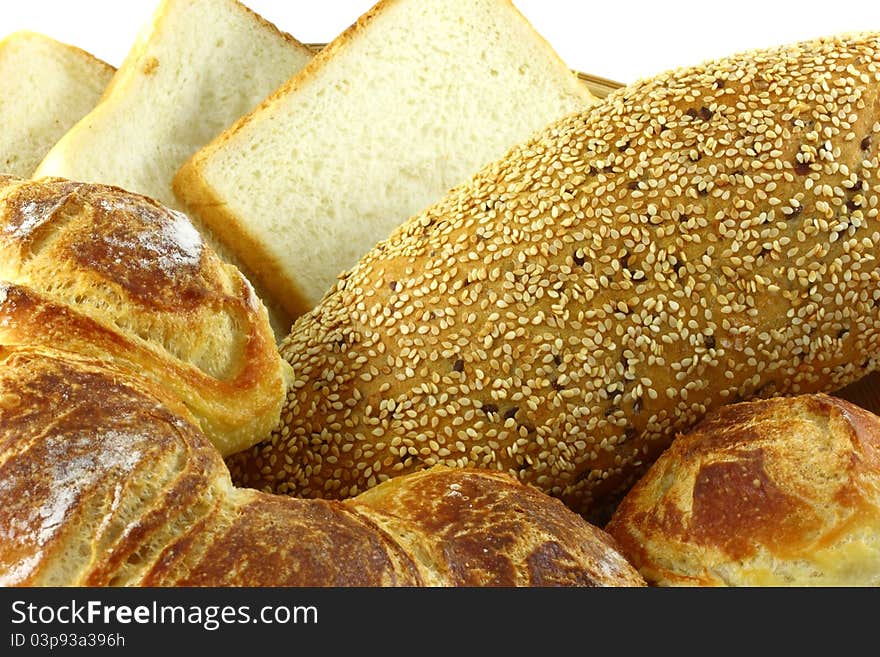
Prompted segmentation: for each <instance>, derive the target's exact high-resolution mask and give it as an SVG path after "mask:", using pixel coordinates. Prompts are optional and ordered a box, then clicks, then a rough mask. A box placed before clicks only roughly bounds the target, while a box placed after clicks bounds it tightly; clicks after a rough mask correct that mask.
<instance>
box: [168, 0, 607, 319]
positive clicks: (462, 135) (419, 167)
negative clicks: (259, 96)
mask: <svg viewBox="0 0 880 657" xmlns="http://www.w3.org/2000/svg"><path fill="white" fill-rule="evenodd" d="M593 102H595V98H594V97H593V96H592V95H591V94H590V93H589V91H588V90H587V88H586V86H585V85H584V84H583V83H582V82H580V81H579V80H578V79H577V77H576V76H575V75H574V74H572V73H571V71H569V70H568V68H567V67H566V66H565V65H564V64H563V62H562V61H561V60H560V59H559V57H558V56H557V55H556V53H555V52H554V51H553V50H552V48H551V47H550V46H549V45H548V44H547V42H546V41H545V40H544V39H543V38H542V37H541V36H540V35H539V34H537V33H536V32H535V30H534V28H533V27H532V26H531V25H530V24H529V23H528V22H527V21H526V19H525V18H524V17H523V16H522V15H521V14H520V13H519V12H518V11H517V10H516V8H515V7H514V6H513V5H512V4H511V3H510V2H509V1H508V0H384V1H383V2H380V3H379V4H377V5H376V6H375V7H374V8H373V9H372V10H370V11H369V12H368V13H367V14H365V15H364V16H363V17H361V18H360V20H359V21H358V22H357V23H356V24H355V25H353V26H352V27H351V28H349V29H348V30H347V31H346V32H344V33H343V34H342V35H341V36H340V37H338V38H337V39H336V40H335V41H334V42H333V43H332V44H330V45H329V46H327V47H326V48H325V49H324V50H322V51H321V52H320V53H319V54H318V55H317V56H316V57H315V59H314V60H313V61H312V62H311V64H309V65H308V66H307V67H306V68H305V69H303V71H301V72H300V73H299V74H298V75H296V76H295V77H293V78H292V79H291V80H290V81H288V82H287V83H286V84H285V85H284V86H283V87H281V88H280V89H279V90H278V91H276V92H275V93H273V94H272V95H271V96H270V97H269V98H268V99H267V100H266V102H264V103H263V104H262V105H261V106H260V107H259V108H257V109H256V110H255V111H254V112H252V113H251V114H250V115H248V116H247V117H244V118H243V119H241V120H239V121H238V122H236V124H235V125H234V126H233V127H232V128H230V129H229V130H227V131H226V132H224V133H223V134H222V135H221V136H220V137H218V138H217V139H215V140H214V141H212V142H211V143H210V144H209V145H208V146H207V147H205V148H204V149H202V150H201V151H199V152H198V153H197V154H196V155H195V157H193V159H191V160H190V161H189V162H188V163H187V164H186V165H185V166H184V167H183V168H182V169H181V171H180V172H179V173H178V175H177V177H176V179H175V182H174V190H175V192H176V193H177V195H178V197H179V198H181V199H182V200H183V201H185V203H186V205H187V207H188V209H189V210H190V212H191V213H193V214H195V215H197V216H199V217H200V218H201V219H202V220H203V221H204V222H205V223H207V224H208V225H210V226H211V228H212V229H213V230H214V231H215V232H216V234H217V235H218V236H220V238H221V239H223V240H224V241H225V242H226V243H227V246H228V247H229V248H231V249H233V250H234V251H235V253H236V255H238V257H239V258H241V259H242V260H243V261H244V262H245V263H247V265H248V266H249V268H250V270H251V271H252V272H253V274H254V275H255V276H256V277H257V278H258V279H259V281H260V282H261V284H262V285H263V286H264V287H265V288H267V289H268V290H269V293H270V294H271V295H272V296H273V298H274V299H276V300H277V301H278V302H280V303H282V304H284V307H285V309H286V310H287V311H288V312H289V313H291V314H293V315H298V314H301V313H303V312H305V311H307V310H308V309H310V308H311V307H312V306H314V305H315V304H316V303H317V302H318V301H319V300H320V298H321V297H322V296H323V295H324V294H325V293H326V292H327V291H328V289H330V288H331V287H332V286H333V283H334V281H335V279H336V277H337V275H338V274H339V273H340V272H342V271H343V270H345V269H347V268H349V267H350V266H351V265H353V264H354V263H355V262H356V261H357V259H358V258H359V257H360V256H361V255H362V254H363V253H365V252H366V251H368V250H369V249H370V248H372V247H373V246H374V245H375V244H376V243H377V242H378V241H380V240H382V239H384V238H386V237H387V236H388V235H389V234H390V233H391V231H392V230H393V229H394V228H395V227H396V226H398V225H399V224H400V223H402V222H403V221H404V220H406V219H407V218H408V217H409V216H411V215H413V214H415V213H416V212H417V211H419V210H420V209H422V208H423V207H425V206H427V205H429V204H430V203H432V202H434V201H436V200H437V199H439V198H441V197H442V196H443V194H444V193H445V192H446V191H447V190H448V189H449V188H451V187H453V186H455V185H457V184H458V183H460V182H463V181H464V180H466V179H467V178H468V177H469V176H470V175H471V174H473V173H474V172H475V171H477V170H478V169H479V168H481V167H482V166H483V165H485V164H487V163H489V162H491V161H493V160H495V159H497V158H499V157H501V156H503V155H504V154H505V153H506V152H507V151H508V150H509V148H510V147H512V146H513V145H514V144H516V143H517V142H519V141H522V140H524V139H526V138H527V137H528V136H529V135H530V134H532V133H533V132H534V131H536V130H538V129H539V128H541V127H543V126H545V125H546V124H548V123H550V122H551V121H553V120H554V119H558V118H560V117H562V116H563V115H565V114H568V113H570V112H573V111H577V110H582V109H584V108H585V107H587V106H589V105H590V104H591V103H593Z"/></svg>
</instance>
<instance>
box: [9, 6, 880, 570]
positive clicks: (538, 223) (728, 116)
mask: <svg viewBox="0 0 880 657" xmlns="http://www.w3.org/2000/svg"><path fill="white" fill-rule="evenodd" d="M426 8H428V9H430V10H431V12H429V13H432V16H433V20H431V21H427V20H426V19H425V10H426ZM456 26H458V27H456ZM514 37H516V38H514ZM413 42H418V43H420V44H432V46H431V47H430V48H421V49H415V50H414V49H413V47H412V43H413ZM4 43H5V42H4ZM453 45H455V46H456V47H454V48H453V47H452V46H453ZM227 46H228V48H230V49H231V50H225V49H224V48H226V47H227ZM474 48H475V49H476V50H474ZM233 51H234V53H235V54H236V55H238V57H237V59H236V61H229V60H230V57H229V56H228V54H227V55H223V54H222V53H224V52H226V53H228V52H233ZM313 54H314V53H313V51H312V49H310V48H307V47H305V46H302V45H301V44H298V43H297V42H296V41H295V40H293V39H292V38H291V37H289V36H287V35H286V34H284V33H282V32H281V31H279V30H278V29H277V28H275V27H274V26H272V25H270V24H268V23H266V22H265V21H263V19H261V18H259V17H258V16H256V15H255V14H253V13H252V12H250V10H248V9H247V8H246V7H244V6H243V5H241V4H239V3H238V2H236V1H235V0H163V2H162V3H161V4H160V6H159V8H158V10H157V12H156V14H155V16H154V20H153V22H152V23H151V25H150V26H148V27H147V29H145V31H144V32H143V33H142V36H141V37H140V38H139V40H138V42H137V43H136V44H135V46H134V47H133V49H132V51H131V53H130V55H129V57H128V58H127V59H126V61H125V63H123V65H122V66H121V68H120V70H119V71H118V72H117V73H116V75H115V76H114V78H113V80H112V81H111V82H110V84H109V86H108V87H107V89H106V91H105V92H104V95H103V98H102V100H101V102H99V103H98V105H97V106H96V108H95V109H94V111H92V112H91V113H90V114H89V115H88V116H87V117H86V119H84V120H83V121H81V122H80V123H79V124H77V125H76V126H75V127H73V128H72V129H71V130H70V132H68V133H67V135H66V136H64V137H62V138H61V139H60V140H59V141H58V143H57V144H56V145H55V146H54V147H53V148H52V149H51V152H50V153H49V156H48V157H46V158H45V160H44V161H43V164H42V165H41V166H40V168H39V169H38V170H37V172H36V173H35V175H34V176H33V179H31V180H25V179H22V178H21V177H18V176H17V175H8V174H6V173H4V172H0V536H2V538H3V540H2V541H0V585H16V586H18V585H63V586H92V585H101V586H106V585H126V586H128V585H145V586H170V585H187V586H425V585H427V586H454V585H464V586H487V585H495V586H522V585H530V586H546V585H575V586H593V585H602V586H644V585H645V584H646V583H647V584H649V585H661V586H665V585H747V586H751V585H772V586H777V585H795V586H800V585H846V586H849V585H877V584H880V570H878V566H877V564H878V563H880V478H878V477H880V465H878V464H880V460H878V454H880V444H878V435H880V433H878V426H880V417H877V416H874V415H873V414H871V413H870V412H868V411H867V410H865V409H864V408H859V407H857V406H856V405H854V404H852V403H850V402H846V401H843V400H842V399H839V398H837V397H829V396H827V395H826V394H824V393H833V392H835V391H841V389H843V390H842V392H837V393H836V394H838V395H840V394H843V395H846V396H847V397H848V398H849V399H852V400H855V401H856V402H858V403H862V404H863V406H865V407H871V404H872V403H873V402H872V401H871V400H873V399H874V398H875V397H876V391H875V390H874V389H873V387H872V385H873V384H872V383H871V381H872V379H870V378H866V375H869V374H870V373H871V372H874V371H875V370H877V369H878V367H877V365H878V353H880V285H878V283H880V265H878V264H877V263H878V261H877V257H876V255H875V249H876V246H877V244H878V243H880V231H878V230H877V220H878V210H880V206H878V200H877V199H878V192H880V181H878V179H877V174H876V173H875V172H876V171H877V168H878V165H880V157H878V144H880V91H878V90H880V84H878V83H880V35H877V34H874V33H861V34H848V35H839V36H834V37H828V38H822V39H817V40H814V41H810V42H804V43H799V44H794V45H790V46H781V47H776V48H771V49H765V50H761V51H753V52H748V53H742V54H739V55H734V56H731V57H728V58H724V59H720V60H716V61H712V62H707V63H704V64H701V65H699V66H694V67H691V68H685V69H679V70H675V71H670V72H667V73H663V74H660V75H657V76H655V77H653V78H649V79H645V80H641V81H639V82H637V83H635V84H632V85H630V86H628V87H625V88H623V89H620V90H618V91H616V92H614V93H612V94H610V95H608V96H607V97H604V98H602V100H597V99H595V98H593V97H592V96H591V95H590V94H589V92H587V91H586V90H585V89H584V88H581V87H580V86H579V85H580V84H581V83H580V82H578V81H577V79H576V78H575V76H574V75H572V74H571V72H570V71H568V70H567V69H566V68H565V67H564V66H562V65H561V63H560V62H559V61H558V58H556V56H555V55H554V54H553V52H552V50H550V49H549V46H547V44H546V43H545V42H544V41H543V40H542V39H541V38H540V37H539V36H538V35H537V34H536V33H534V31H533V30H532V28H531V27H530V26H529V25H528V23H526V22H525V21H524V20H523V18H522V17H521V16H520V15H519V14H518V12H516V10H515V9H514V8H513V6H512V5H511V4H510V2H509V1H508V0H430V2H429V3H416V2H413V1H411V0H383V1H382V2H380V3H379V4H378V5H376V7H374V8H373V10H371V11H370V12H368V14H366V15H365V16H364V17H362V18H361V20H360V21H358V22H357V23H356V24H355V25H354V26H353V27H352V28H350V30H348V31H347V32H346V33H344V34H343V35H342V36H341V37H340V38H339V39H337V40H336V41H335V42H334V43H333V44H331V45H330V46H329V47H327V48H326V49H324V50H323V51H321V53H320V54H318V55H317V56H314V58H313ZM3 56H4V50H3V45H0V75H2V62H3ZM478 60H479V61H478ZM279 62H280V63H279ZM444 64H445V65H446V66H448V69H446V70H442V67H443V65H444ZM487 66H488V76H487V68H486V67H487ZM35 67H36V69H37V70H40V71H41V72H45V71H48V70H49V69H48V68H47V67H44V66H42V65H40V64H35ZM389 67H390V68H389ZM245 69H246V70H245ZM429 69H430V70H432V71H438V69H441V70H440V71H439V73H438V75H437V76H435V77H432V78H431V79H430V80H428V79H426V78H424V76H423V74H424V72H425V71H426V70H429ZM419 71H421V73H419ZM51 75H52V74H49V73H46V77H51ZM291 76H292V77H291ZM420 76H422V77H421V78H420ZM496 77H497V78H498V79H497V80H494V78H496ZM243 78H246V79H247V82H246V83H245V82H244V81H243ZM285 80H286V82H285ZM239 83H241V84H239ZM279 85H280V86H279ZM469 85H470V86H469ZM475 86H476V87H478V88H480V89H481V90H482V94H483V95H485V94H486V93H487V90H491V96H492V99H493V102H494V103H495V105H497V106H501V105H503V106H504V107H506V108H508V109H510V112H509V116H505V117H500V116H499V115H497V113H496V114H492V107H493V105H492V104H491V103H475V102H473V101H474V99H475V98H479V97H481V96H480V95H479V94H477V93H476V92H474V90H473V89H474V87H475ZM273 89H275V91H274V92H273V93H271V94H270V92H272V90H273ZM531 92H534V93H531ZM16 93H18V92H16ZM22 93H24V92H22ZM505 93H507V94H508V96H509V97H510V102H507V101H504V100H503V99H504V98H507V97H508V96H505V95H504V94H505ZM266 94H270V95H269V97H268V99H267V100H266V101H265V102H263V103H262V104H261V105H259V107H257V108H256V109H255V110H254V111H253V112H251V110H252V108H253V107H254V105H255V104H257V103H258V102H259V100H260V98H262V97H263V96H265V95H266ZM526 96H527V97H526ZM392 98H393V99H396V100H397V101H399V102H396V103H395V102H391V101H390V99H392ZM517 98H519V100H518V101H517ZM218 100H220V101H221V102H218ZM459 101H460V102H459ZM515 101H516V102H515ZM517 103H520V104H517ZM413 108H415V109H413ZM0 109H2V106H0ZM431 109H433V110H434V111H435V114H433V115H432V114H431V113H430V111H429V110H431ZM411 110H412V112H414V114H412V112H411ZM482 110H487V111H489V114H490V116H488V117H484V116H483V115H482V114H479V112H480V111H482ZM472 111H475V112H477V114H473V115H472V114H471V112H472ZM247 112H251V113H250V114H246V113H247ZM408 112H410V113H408ZM58 114H59V115H62V114H63V115H65V116H66V117H70V116H72V115H73V114H74V112H72V111H70V112H68V111H67V106H66V105H62V106H61V109H60V111H59V112H58ZM426 116H432V117H433V118H432V122H431V127H432V129H431V130H426V129H422V128H420V127H419V126H422V127H423V123H419V122H418V121H415V120H414V118H413V117H416V118H420V120H421V119H425V117H426ZM138 117H140V118H141V119H143V120H140V119H139V118H138ZM475 117H476V118H475ZM560 117H561V118H560ZM318 119H320V121H319V120H318ZM537 128H540V129H538V130H537V132H534V133H532V131H533V130H535V129H537ZM508 129H509V131H508ZM223 130H226V131H225V132H223V134H222V135H221V136H220V137H219V138H217V139H216V140H213V141H211V140H212V138H213V137H214V136H216V135H217V134H219V133H220V132H221V131H223ZM392 133H393V134H392ZM529 133H532V134H531V136H530V137H528V138H526V135H528V134H529ZM438 135H439V136H438ZM444 135H445V136H444ZM447 137H448V139H447ZM496 138H497V139H496ZM328 140H329V141H328ZM209 142H210V143H209ZM447 142H448V143H447ZM514 142H519V145H515V146H513V147H512V148H511V149H510V150H509V151H508V152H507V154H506V155H503V156H502V154H503V151H504V149H507V148H509V147H510V145H511V144H513V143H514ZM382 144H384V145H385V146H382V147H381V148H379V151H380V152H378V153H377V152H376V147H377V145H382ZM442 144H446V146H448V145H449V144H452V145H453V146H454V148H453V149H452V151H453V153H452V155H450V153H448V152H446V151H445V150H444V147H443V146H442ZM498 149H500V150H498ZM410 151H412V153H411V152H410ZM465 151H467V152H465ZM340 152H345V153H347V154H349V155H350V157H349V159H348V160H345V158H342V157H340V156H339V153H340ZM413 153H415V157H416V159H417V160H418V162H416V161H415V160H412V159H409V158H410V156H411V155H412V154H413ZM0 154H2V153H0ZM422 156H424V157H423V158H422V159H418V158H420V157H422ZM23 157H24V153H22V154H15V153H13V155H12V158H11V159H9V158H7V160H6V161H7V163H9V162H11V161H19V160H18V159H16V158H19V159H21V158H23ZM498 157H500V159H496V160H495V161H494V162H493V163H490V164H486V165H485V166H483V165H484V163H485V162H486V161H489V160H491V159H492V158H498ZM187 159H188V162H186V164H184V162H185V161H186V160H187ZM426 163H427V164H426ZM432 163H433V164H432ZM181 165H184V166H183V167H182V168H179V167H181ZM447 165H448V168H447ZM479 166H483V168H482V169H481V170H479V171H477V172H476V174H473V172H474V171H475V170H477V169H478V167H479ZM420 167H422V168H420ZM12 173H13V174H14V172H12ZM46 174H52V175H46ZM410 174H412V175H411V176H410ZM447 174H449V175H447ZM471 174H473V175H472V177H471V178H470V179H467V175H471ZM24 175H28V174H27V173H25V174H24ZM407 176H410V177H411V178H412V180H411V181H410V182H413V184H412V185H410V184H409V182H407V181H408V180H409V178H407ZM172 178H174V184H173V187H174V192H175V193H176V196H175V195H174V194H172V182H171V181H172ZM461 181H464V182H461ZM343 182H344V183H345V184H346V185H348V186H347V187H346V186H345V185H343V184H342V183H343ZM454 183H460V184H458V186H457V187H455V188H453V189H452V190H451V191H448V192H447V191H446V190H447V187H448V186H450V185H452V184H454ZM328 190H331V191H337V192H339V198H336V197H335V196H334V195H333V194H332V193H330V191H328ZM383 190H384V191H383ZM349 192H350V193H349ZM142 194H146V195H142ZM328 194H329V195H328ZM422 208H427V209H422ZM181 210H188V211H189V212H191V213H192V214H193V215H194V216H197V217H199V219H197V220H196V222H195V223H191V222H190V219H189V217H188V216H187V215H186V214H184V213H183V212H181ZM408 216H409V217H410V218H408V219H407V218H406V217H408ZM389 231H390V236H388V237H387V239H383V237H384V236H385V235H388V234H389ZM373 244H375V246H372V245H373ZM370 246H372V248H370ZM215 247H216V249H218V250H219V252H215ZM361 253H364V255H362V257H360V260H359V261H358V262H357V263H356V264H354V265H353V266H352V267H351V268H348V267H349V265H350V264H351V261H353V260H354V258H355V257H356V256H357V255H358V254H361ZM349 256H351V258H350V257H349ZM227 263H230V264H227ZM236 265H240V266H241V269H239V268H238V267H237V266H236ZM339 272H341V273H339ZM337 274H338V277H337V280H336V282H335V283H333V284H332V285H331V284H330V283H329V279H330V278H332V276H334V275H337ZM322 281H323V282H322ZM328 285H330V287H329V289H326V288H327V286H328ZM316 302H317V305H314V304H315V303H316ZM312 305H314V308H312V309H311V310H308V309H309V308H310V307H311V306H312ZM305 311H308V312H305ZM302 312H305V314H303V315H302V316H300V317H299V318H298V319H297V320H296V321H295V323H294V324H293V326H292V328H291V329H290V332H289V334H287V331H286V328H284V327H285V326H286V324H285V322H286V319H285V317H288V318H289V317H291V316H293V315H296V314H299V313H302ZM273 328H274V331H275V333H274V334H273ZM285 334H286V337H285V338H284V339H283V341H282V342H281V344H280V345H276V341H275V338H276V335H278V336H281V335H285ZM748 400H752V401H748ZM224 459H225V462H224ZM609 518H610V522H608V523H607V525H606V524H605V523H606V521H607V520H608V519H609Z"/></svg>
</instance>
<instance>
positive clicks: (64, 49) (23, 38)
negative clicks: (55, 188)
mask: <svg viewBox="0 0 880 657" xmlns="http://www.w3.org/2000/svg"><path fill="white" fill-rule="evenodd" d="M114 71H115V69H114V68H113V67H112V66H110V64H107V63H106V62H103V61H101V60H100V59H98V58H97V57H93V56H92V55H90V54H89V53H87V52H86V51H84V50H80V49H79V48H75V47H74V46H69V45H67V44H66V43H60V42H58V41H55V40H54V39H50V38H49V37H47V36H44V35H42V34H36V33H34V32H15V33H13V34H10V35H9V36H7V37H6V38H5V39H3V40H2V41H0V86H2V88H3V93H0V125H2V126H3V128H2V129H0V173H7V174H11V175H14V176H18V177H20V178H28V177H30V175H31V174H32V173H33V171H34V169H36V168H37V165H38V164H39V163H40V160H42V159H43V157H44V156H45V155H46V153H47V152H48V151H49V149H50V148H52V145H53V144H54V143H55V142H56V141H58V139H59V138H60V137H61V135H63V134H64V133H65V132H67V131H68V130H69V129H70V128H71V127H72V126H73V124H74V123H76V122H77V121H79V120H80V119H81V118H82V117H83V116H84V115H85V114H86V113H87V112H89V111H90V110H91V109H92V108H93V107H94V106H95V104H97V102H98V99H100V97H101V94H102V93H103V92H104V88H105V87H106V86H107V83H108V82H110V78H111V77H113V73H114Z"/></svg>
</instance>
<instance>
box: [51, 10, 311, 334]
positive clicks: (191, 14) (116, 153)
mask: <svg viewBox="0 0 880 657" xmlns="http://www.w3.org/2000/svg"><path fill="white" fill-rule="evenodd" d="M311 57H312V51H311V50H310V49H309V48H307V47H306V46H305V45H303V44H301V43H299V42H298V41H296V39H294V38H293V37H291V36H290V35H289V34H285V33H283V32H280V31H279V30H278V29H277V28H276V27H275V26H274V25H272V24H271V23H269V22H268V21H266V20H264V19H263V18H261V17H260V16H258V15H257V14H255V13H253V12H252V11H250V10H249V9H248V8H247V7H245V6H244V5H242V4H241V3H239V2H237V1H236V0H163V1H162V2H161V3H160V4H159V6H158V8H157V9H156V11H155V14H154V15H153V18H152V21H151V22H150V23H149V24H148V25H146V26H145V27H144V29H143V30H142V32H141V34H140V35H139V36H138V39H137V41H136V43H135V44H134V45H133V47H132V49H131V51H130V52H129V54H128V56H127V57H126V60H125V61H124V62H123V64H122V66H121V67H120V68H119V72H118V73H117V74H116V76H115V77H114V78H113V81H112V83H111V85H110V87H109V88H108V90H107V93H106V94H105V95H104V97H103V99H102V101H101V103H100V104H99V105H98V106H97V107H95V109H94V110H93V111H91V112H90V113H89V114H88V115H87V116H85V117H84V118H83V119H82V120H81V121H80V122H79V123H77V124H76V126H74V128H73V129H72V130H70V131H69V132H68V133H67V134H65V135H64V136H63V137H62V138H61V139H60V140H59V141H58V143H57V144H56V145H55V146H54V147H53V148H52V149H51V150H50V151H49V153H48V154H47V155H46V158H45V159H44V160H43V162H42V163H41V164H40V166H39V167H38V168H37V170H36V172H35V174H34V176H35V177H43V176H56V177H62V178H69V179H71V180H79V181H85V182H95V183H105V184H109V185H115V186H118V187H122V188H124V189H127V190H128V191H131V192H136V193H138V194H144V195H146V196H149V197H151V198H154V199H156V200H157V201H159V202H160V203H162V204H163V205H165V206H167V207H170V208H174V209H182V208H181V207H180V206H179V205H178V203H177V200H176V198H175V196H174V193H173V192H172V190H171V180H172V178H173V177H174V174H175V172H176V171H177V170H178V169H179V168H180V166H181V165H182V164H183V163H184V162H185V161H186V160H187V159H188V158H189V157H190V156H191V155H192V154H193V153H195V152H196V151H197V150H198V149H199V148H201V147H202V146H204V145H205V144H206V143H208V142H209V141H210V140H211V139H213V138H214V137H216V136H217V135H218V134H220V132H222V131H223V129H224V128H226V127H227V126H229V125H230V124H231V123H232V122H233V121H235V119H237V118H238V117H239V116H241V115H242V114H246V113H247V112H249V111H250V110H252V109H253V108H254V107H255V106H256V105H257V104H258V103H259V102H260V101H261V100H263V99H264V98H265V97H266V96H267V95H268V94H269V93H270V92H271V91H272V90H274V89H275V88H276V87H277V86H278V85H280V84H281V83H282V82H284V81H285V80H287V78H289V77H290V76H291V75H293V74H294V73H295V72H297V71H298V70H299V69H300V68H302V67H303V66H304V65H305V64H306V63H307V62H308V61H309V60H310V59H311ZM194 222H195V223H196V226H197V228H198V229H199V232H201V233H202V235H203V236H204V237H205V239H206V240H207V241H208V243H209V244H210V245H211V247H212V248H213V249H214V250H215V252H217V253H218V254H219V255H220V257H221V258H223V259H224V260H225V261H226V262H230V263H232V264H234V265H236V267H238V269H239V270H240V271H242V272H243V273H244V274H245V275H246V276H247V277H248V279H249V280H251V281H252V282H254V277H253V276H252V275H251V273H250V272H249V271H247V268H246V267H245V266H244V264H243V263H242V262H241V261H240V259H238V258H237V257H236V256H235V254H234V252H233V251H231V250H228V249H226V248H225V247H224V246H223V243H222V242H220V241H218V240H216V239H214V236H213V234H212V233H211V232H210V230H209V229H207V227H205V226H204V225H201V224H200V223H199V222H198V218H194ZM257 291H258V293H259V294H260V296H261V298H263V299H268V297H267V295H266V294H264V293H263V291H262V290H260V289H259V288H258V290H257ZM270 310H272V311H274V310H275V309H274V307H272V308H270ZM273 319H274V320H275V323H276V330H277V331H278V332H279V334H286V333H287V331H288V329H289V327H290V319H289V318H287V317H286V316H285V315H284V313H283V312H273Z"/></svg>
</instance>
